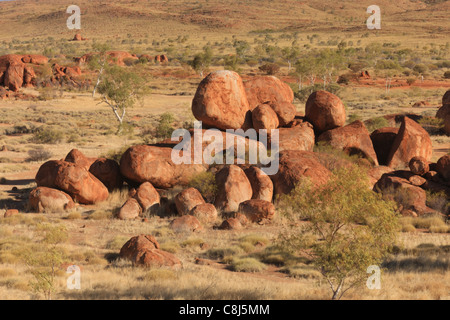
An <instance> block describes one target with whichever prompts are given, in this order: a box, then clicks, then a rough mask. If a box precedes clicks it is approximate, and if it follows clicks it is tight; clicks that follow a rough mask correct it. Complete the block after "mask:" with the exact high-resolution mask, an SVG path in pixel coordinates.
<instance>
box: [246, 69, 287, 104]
mask: <svg viewBox="0 0 450 320" xmlns="http://www.w3.org/2000/svg"><path fill="white" fill-rule="evenodd" d="M244 87H245V92H246V93H247V99H248V103H249V106H250V110H253V109H255V108H256V107H257V106H259V105H260V104H275V103H281V102H289V103H292V101H293V100H294V93H293V91H292V89H291V87H289V85H288V84H287V83H285V82H283V81H281V80H280V79H278V78H277V77H275V76H257V77H253V78H251V79H250V80H247V81H245V82H244Z"/></svg>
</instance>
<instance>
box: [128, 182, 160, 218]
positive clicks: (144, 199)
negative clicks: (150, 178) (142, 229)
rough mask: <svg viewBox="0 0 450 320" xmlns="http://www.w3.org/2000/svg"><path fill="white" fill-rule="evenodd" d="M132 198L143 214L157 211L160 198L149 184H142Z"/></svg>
mask: <svg viewBox="0 0 450 320" xmlns="http://www.w3.org/2000/svg"><path fill="white" fill-rule="evenodd" d="M132 197H133V198H135V199H136V200H137V201H138V202H139V205H140V206H141V208H142V210H143V211H144V212H150V213H156V212H157V211H158V209H159V206H160V201H161V198H160V196H159V193H158V191H156V189H155V188H154V187H153V185H152V184H151V183H150V182H144V183H142V184H141V185H140V186H139V188H138V189H137V190H136V192H135V194H134V195H132Z"/></svg>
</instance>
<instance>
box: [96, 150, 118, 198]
mask: <svg viewBox="0 0 450 320" xmlns="http://www.w3.org/2000/svg"><path fill="white" fill-rule="evenodd" d="M89 172H90V173H92V174H93V175H94V176H95V177H96V178H97V179H99V180H100V181H101V182H102V183H103V184H104V185H105V186H106V187H107V188H108V190H109V191H112V190H114V189H120V188H121V187H122V185H123V179H122V175H121V174H120V167H119V164H118V163H117V162H116V161H114V160H111V159H105V158H100V159H97V160H95V161H94V163H92V164H91V166H90V167H89Z"/></svg>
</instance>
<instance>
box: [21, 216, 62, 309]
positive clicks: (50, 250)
mask: <svg viewBox="0 0 450 320" xmlns="http://www.w3.org/2000/svg"><path fill="white" fill-rule="evenodd" d="M37 233H38V235H39V236H41V237H42V240H41V248H42V250H39V251H33V252H29V253H28V254H27V255H26V264H27V266H28V267H29V268H30V271H31V274H32V275H33V277H34V281H31V283H30V284H31V287H32V288H33V290H34V291H35V292H36V293H40V294H43V295H44V297H45V299H47V300H51V299H52V297H53V294H54V292H55V291H56V283H55V280H56V276H57V272H58V270H59V269H60V268H61V264H62V263H63V262H64V258H65V254H64V251H63V250H62V249H61V246H60V245H61V244H62V243H64V242H66V241H67V238H68V234H67V231H66V229H65V227H64V226H60V225H56V226H53V225H49V224H41V225H38V226H37Z"/></svg>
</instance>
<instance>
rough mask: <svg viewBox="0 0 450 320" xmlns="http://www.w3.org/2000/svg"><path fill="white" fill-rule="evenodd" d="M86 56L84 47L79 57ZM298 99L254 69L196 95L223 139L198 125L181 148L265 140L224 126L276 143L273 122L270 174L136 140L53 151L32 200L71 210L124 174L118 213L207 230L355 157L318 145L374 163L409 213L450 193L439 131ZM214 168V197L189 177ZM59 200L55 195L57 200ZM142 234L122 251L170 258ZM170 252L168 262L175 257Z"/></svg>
mask: <svg viewBox="0 0 450 320" xmlns="http://www.w3.org/2000/svg"><path fill="white" fill-rule="evenodd" d="M116 56H117V57H120V59H123V58H125V57H129V56H128V55H116ZM88 59H89V58H88V56H83V57H82V59H81V60H83V61H84V62H85V61H87V60H88ZM81 60H80V61H81ZM116 61H118V60H116ZM64 72H65V73H67V72H68V70H67V69H66V70H64ZM69 72H71V71H70V70H69ZM293 98H294V95H293V92H292V90H291V88H290V87H289V86H288V85H287V84H286V83H284V82H283V81H281V80H280V79H278V78H276V77H273V76H256V77H253V78H251V79H249V80H247V81H243V80H242V78H241V77H240V76H239V75H238V74H237V73H235V72H233V71H228V70H223V71H216V72H212V73H210V74H209V75H208V76H207V77H205V78H204V79H203V80H202V81H201V82H200V84H199V86H198V88H197V91H196V93H195V96H194V98H193V101H192V112H193V115H194V116H195V118H196V119H197V120H200V121H202V124H203V126H204V127H207V128H214V129H216V130H215V131H213V136H214V137H215V138H214V139H209V138H210V136H207V134H211V131H205V130H204V129H202V130H199V129H192V130H190V131H189V132H190V133H191V137H190V138H189V139H187V141H186V142H188V144H187V146H186V147H185V148H183V149H182V150H180V151H179V155H180V156H183V157H184V159H190V160H193V159H194V158H195V151H196V148H197V149H198V150H200V151H201V154H202V155H203V154H204V152H205V151H208V150H210V148H211V146H215V145H216V144H219V145H221V144H222V143H223V142H224V141H225V140H227V139H228V138H233V139H241V143H242V144H243V145H245V148H246V149H249V148H250V146H251V145H252V143H253V142H255V143H256V144H257V145H258V146H261V145H260V144H259V142H258V141H256V140H253V138H252V137H242V136H239V135H237V134H234V133H231V132H225V130H228V129H234V130H238V129H243V130H247V129H255V130H256V131H257V132H259V130H261V129H267V130H269V143H270V142H271V141H270V139H271V138H272V135H271V134H270V130H275V129H278V133H279V146H280V149H279V153H278V155H277V158H276V159H277V161H278V171H277V172H276V173H275V174H273V175H271V176H268V175H266V174H265V173H264V171H263V170H262V167H261V165H249V164H244V163H243V162H242V161H240V160H242V159H234V164H226V165H223V164H216V165H214V166H212V165H210V164H208V163H205V162H201V163H200V164H198V163H193V162H191V163H186V162H181V163H180V162H177V161H175V160H174V158H173V155H174V151H176V149H174V146H175V145H177V143H178V142H179V141H178V142H174V141H162V142H160V143H157V144H153V145H135V146H132V147H130V148H128V149H127V150H126V151H125V153H124V154H123V155H122V157H121V160H120V163H116V162H115V161H113V160H110V159H105V158H100V159H97V158H88V157H85V156H84V155H83V154H82V153H81V152H79V151H78V150H72V151H71V152H70V153H69V154H68V155H67V156H66V158H65V159H64V160H51V161H48V162H46V163H44V164H43V165H42V166H41V168H40V169H39V172H38V174H37V175H36V182H37V185H38V188H37V189H35V190H34V191H33V192H32V193H31V195H30V205H31V207H32V208H34V209H35V210H36V211H38V212H47V211H51V210H61V211H63V210H70V209H71V208H73V207H74V206H75V203H79V204H83V205H92V204H96V203H98V202H101V201H104V200H106V199H107V197H108V194H109V192H111V191H112V190H114V189H118V188H121V187H122V185H123V183H124V182H126V184H127V185H128V188H129V197H128V199H127V200H126V201H125V203H124V204H123V205H122V207H121V208H119V210H118V213H117V218H119V219H123V220H130V219H143V218H144V219H145V217H146V216H147V215H148V214H158V215H171V216H175V218H174V219H173V221H172V222H171V224H170V228H171V229H172V230H173V231H174V232H188V233H189V232H201V231H202V230H204V229H205V227H206V226H211V225H214V226H215V227H217V228H219V229H227V230H230V229H240V228H243V227H245V226H246V225H247V224H248V223H259V224H262V223H270V222H271V221H273V219H275V218H276V216H277V215H276V212H277V211H276V207H275V204H276V197H277V196H279V195H282V194H287V193H289V192H290V191H291V190H292V189H294V188H295V186H296V185H297V184H298V183H300V182H301V181H302V180H304V179H308V180H310V181H311V183H312V184H313V185H314V186H317V187H320V186H321V185H323V184H326V183H327V182H328V181H329V179H330V177H332V175H333V173H332V171H333V170H334V169H336V168H338V167H347V166H349V165H351V162H350V161H348V160H345V159H339V160H336V159H335V158H333V159H331V156H330V155H329V154H327V153H323V152H320V151H316V152H314V147H315V146H316V145H326V146H328V147H330V148H333V149H337V150H339V151H343V152H345V153H346V154H348V155H350V156H353V155H355V156H358V157H359V158H361V159H359V160H358V161H359V163H361V164H362V165H364V166H365V167H367V169H368V175H369V177H370V179H371V186H370V187H371V188H372V187H373V190H374V191H375V192H381V193H383V195H385V196H386V197H388V198H389V197H390V198H392V199H393V200H396V201H397V202H399V203H401V207H400V211H401V212H402V213H403V214H405V215H423V214H428V213H432V212H434V210H433V209H431V208H429V207H428V206H427V202H426V200H427V199H426V197H427V192H426V191H429V190H432V191H442V192H444V193H445V194H447V195H450V193H449V179H450V171H449V170H450V169H449V165H450V156H444V157H442V158H441V159H439V161H438V162H437V163H431V162H430V161H431V157H432V144H431V139H430V137H429V135H428V133H427V132H426V131H425V130H424V129H423V128H422V127H421V126H420V124H418V123H417V122H416V121H414V120H413V119H411V117H412V116H411V115H409V116H401V115H392V116H390V117H388V118H389V119H391V120H392V126H391V127H385V128H380V129H378V130H375V131H374V132H369V131H368V129H367V127H366V125H365V124H364V123H363V122H361V121H354V122H352V123H350V124H347V125H346V113H345V107H344V104H343V102H342V101H341V100H340V99H339V97H337V96H336V95H334V94H332V93H330V92H327V91H323V90H320V91H317V92H314V93H312V94H311V95H310V97H309V98H308V100H307V102H306V106H305V116H304V117H303V116H299V115H298V114H297V109H296V107H295V106H294V105H293ZM413 118H414V117H413ZM397 126H399V127H397ZM197 133H200V134H202V135H205V136H203V140H202V141H201V142H200V144H198V143H196V140H195V138H194V137H192V134H194V135H195V134H197ZM205 137H206V138H205ZM222 139H223V140H224V141H221V140H222ZM213 140H214V141H213ZM180 141H181V139H180ZM183 141H185V140H184V139H183ZM211 141H213V142H211ZM221 147H223V148H222V149H220V150H221V152H220V153H219V154H216V155H215V157H216V158H217V157H224V156H226V155H227V154H228V152H229V151H230V149H229V148H227V146H223V145H221ZM198 150H197V151H198ZM211 150H212V149H211ZM214 150H215V149H214ZM192 151H194V154H193V153H192ZM233 151H235V150H234V149H233ZM206 172H208V173H209V174H212V175H214V178H215V179H214V181H215V186H214V187H215V190H214V196H213V197H211V195H209V196H208V197H206V196H205V195H204V194H202V193H203V192H204V190H201V188H198V189H196V188H193V187H190V186H189V183H190V182H191V181H192V179H193V178H194V177H196V176H198V175H199V174H205V173H206ZM180 187H181V190H180ZM175 190H176V191H175ZM168 194H171V196H168ZM401 194H409V195H410V199H409V200H408V199H406V200H405V199H400V198H399V197H400V196H399V195H401ZM52 199H55V200H54V201H53V202H54V204H53V205H51V203H52ZM206 199H207V200H206ZM139 237H140V238H139V239H134V240H133V241H132V240H130V241H131V242H132V243H131V244H129V245H128V246H127V248H131V247H133V246H137V245H136V244H135V243H136V242H137V243H139V246H140V243H141V242H143V243H147V242H150V243H152V245H150V247H151V248H150V249H145V250H143V251H142V250H141V251H139V253H133V254H131V253H127V254H125V253H124V255H126V256H127V257H131V258H130V259H132V260H133V261H134V262H135V263H142V264H151V263H153V262H145V261H147V260H146V259H150V258H145V257H154V256H155V257H156V256H158V257H162V255H163V254H161V253H160V252H158V251H156V253H158V255H157V254H156V253H155V252H154V250H157V249H158V248H157V246H156V245H155V244H154V242H153V240H152V239H150V240H148V238H145V236H139ZM145 239H147V240H145ZM146 246H147V245H146ZM128 251H129V249H127V252H128ZM121 254H122V253H121ZM144 256H145V257H144ZM136 257H137V258H136ZM142 257H144V258H142ZM152 259H153V258H152ZM155 259H156V258H155ZM158 259H159V258H158ZM161 259H163V258H161ZM169 260H170V259H169ZM142 261H144V262H142ZM148 261H150V260H148ZM158 261H159V260H158ZM170 261H171V262H168V263H169V264H170V263H174V262H173V261H172V260H170ZM158 263H159V262H158ZM174 264H176V263H174Z"/></svg>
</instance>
